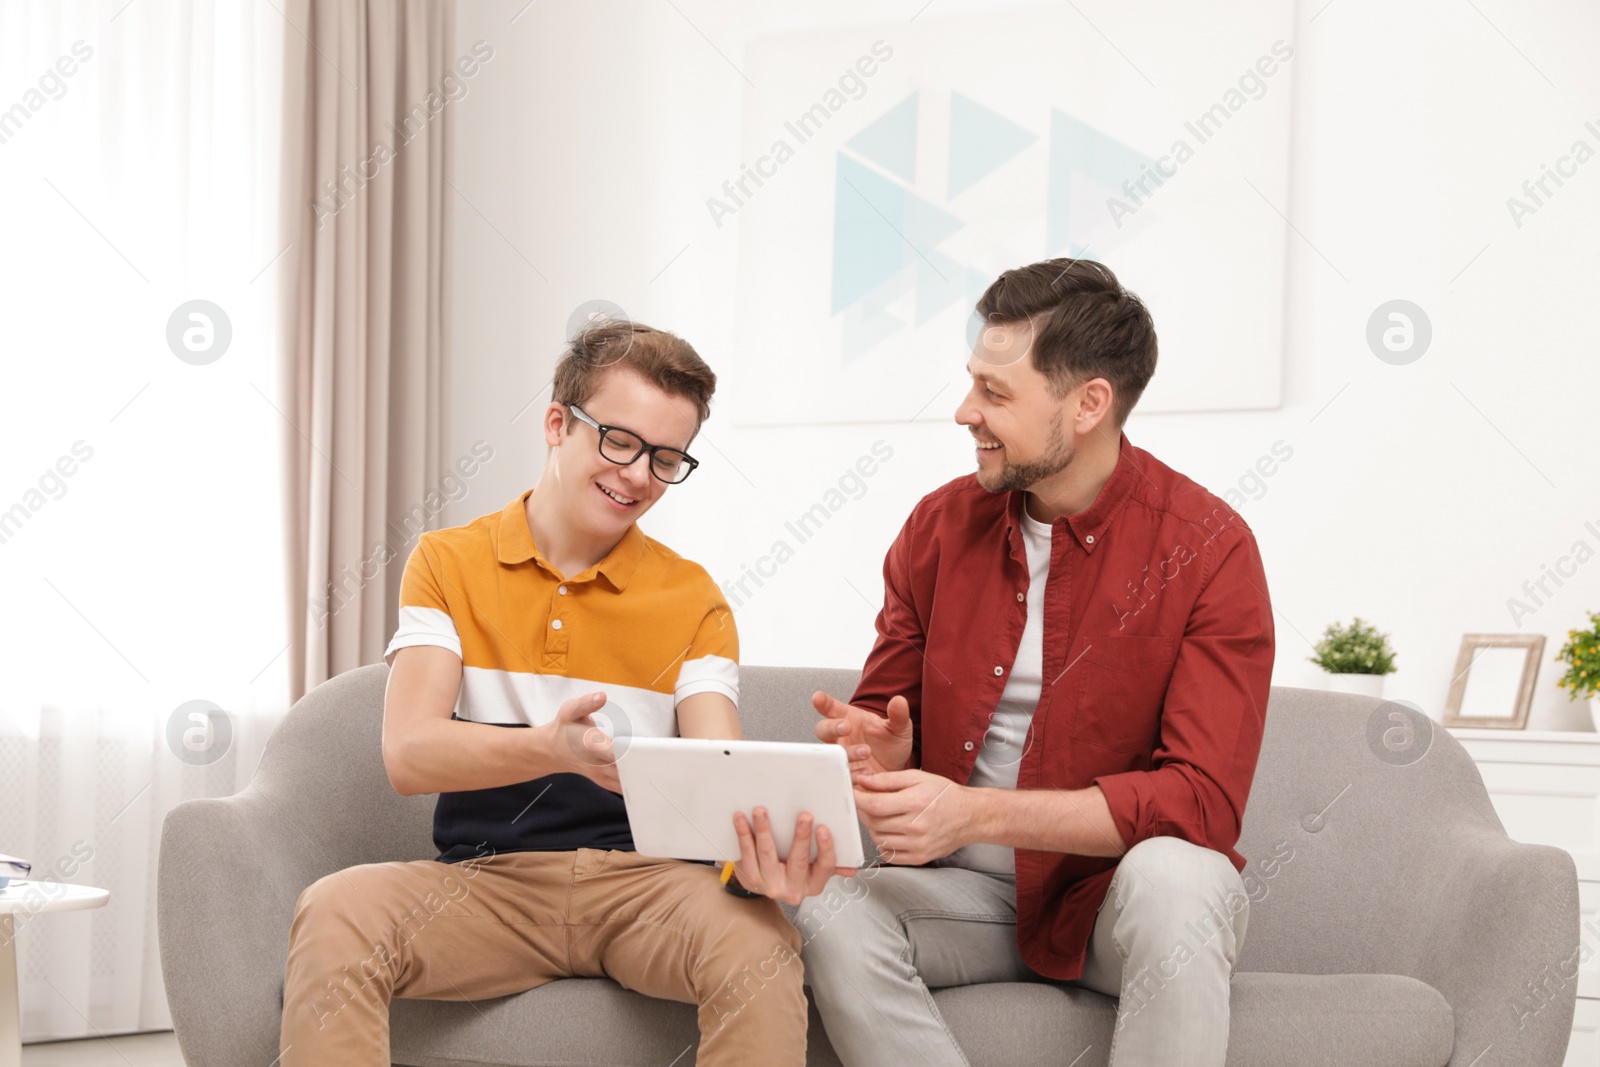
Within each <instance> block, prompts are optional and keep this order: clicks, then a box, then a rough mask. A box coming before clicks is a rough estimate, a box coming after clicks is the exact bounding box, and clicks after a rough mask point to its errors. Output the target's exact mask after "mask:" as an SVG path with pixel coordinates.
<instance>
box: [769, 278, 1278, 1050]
mask: <svg viewBox="0 0 1600 1067" xmlns="http://www.w3.org/2000/svg"><path fill="white" fill-rule="evenodd" d="M977 313H978V315H979V316H980V321H979V327H980V328H979V330H978V336H977V338H976V343H975V345H974V347H973V352H972V356H971V358H970V360H969V361H968V364H967V370H968V372H969V373H970V374H971V377H972V387H971V390H970V391H969V393H968V394H967V397H966V398H965V400H964V401H963V402H962V404H961V406H960V408H959V409H958V411H957V413H956V421H957V422H958V423H960V424H961V425H963V426H965V427H967V428H968V430H970V432H971V433H972V436H973V438H974V441H975V445H976V449H977V455H976V459H977V464H978V469H977V472H976V473H975V474H969V475H966V476H963V477H961V478H957V479H956V480H955V481H953V482H950V483H949V484H947V485H945V486H943V487H942V488H940V489H938V490H936V491H934V492H933V493H930V494H929V495H928V496H926V497H925V498H923V500H922V501H921V502H920V503H919V504H918V505H917V507H916V508H915V509H914V510H913V511H912V513H911V516H910V518H909V519H907V521H906V523H905V526H904V527H903V528H902V530H901V532H900V534H899V536H898V537H897V538H896V540H895V542H894V544H893V545H892V546H891V547H890V549H889V552H888V556H887V558H886V559H885V561H884V568H883V577H884V603H883V609H882V611H881V612H880V613H879V615H878V617H877V640H876V643H875V644H874V646H873V649H872V652H871V654H870V655H869V657H868V659H867V662H866V665H865V667H864V669H863V673H862V677H861V681H860V684H859V685H858V686H857V688H856V691H855V694H854V696H853V697H852V698H851V700H850V703H849V704H845V703H843V702H842V701H839V700H837V699H835V698H833V697H831V696H829V695H828V694H826V693H818V694H816V696H815V697H814V703H815V705H816V708H817V710H818V712H819V713H821V715H822V716H823V718H822V719H821V720H820V721H819V722H818V723H817V736H818V737H819V738H821V739H822V740H824V741H829V742H833V743H837V744H840V745H842V746H844V747H845V748H846V750H847V752H848V755H849V757H850V760H851V766H852V771H853V774H854V776H855V779H856V783H857V806H858V809H859V811H860V814H861V818H862V821H863V822H864V823H865V824H866V826H867V827H868V829H869V830H870V831H871V833H872V836H873V839H874V841H875V842H876V843H877V845H878V847H879V849H880V851H881V852H882V853H883V856H884V858H885V861H886V862H887V863H890V864H893V865H894V866H891V867H887V868H885V869H882V870H879V871H877V872H875V873H874V874H873V876H872V881H871V892H870V893H868V894H866V895H865V896H864V897H862V899H861V900H859V901H857V902H855V903H852V904H851V906H850V907H847V908H844V909H842V910H839V911H837V913H834V912H832V911H829V910H827V909H826V908H825V905H824V904H823V903H822V902H823V901H825V900H826V899H827V897H828V895H829V894H828V891H827V890H825V891H824V893H823V894H822V896H821V897H819V898H814V899H813V900H812V901H810V902H808V903H807V904H805V905H803V906H802V907H801V909H800V912H799V914H798V917H797V919H796V925H797V927H798V928H799V930H800V932H801V935H802V938H803V941H804V945H805V947H804V950H803V958H804V961H805V966H806V975H807V978H808V979H809V981H810V984H811V987H812V995H813V998H814V1000H815V1002H816V1004H817V1007H818V1010H819V1011H820V1012H821V1015H822V1018H823V1021H824V1023H825V1024H826V1026H827V1030H828V1035H829V1038H830V1040H831V1042H832V1044H833V1046H834V1048H835V1049H836V1050H837V1051H838V1053H839V1056H840V1058H841V1059H842V1060H843V1062H844V1063H845V1064H847V1065H850V1067H857V1065H867V1064H872V1065H883V1064H890V1063H918V1064H921V1063H927V1064H930V1065H933V1067H946V1065H963V1064H966V1063H967V1062H968V1061H967V1059H966V1057H965V1056H964V1055H963V1054H962V1052H961V1050H960V1047H959V1045H958V1043H957V1042H956V1040H955V1037H954V1036H953V1035H952V1033H951V1032H950V1030H949V1029H948V1028H947V1027H946V1025H945V1023H944V1020H943V1019H942V1018H941V1016H940V1014H939V1010H938V1008H937V1007H936V1006H935V1004H934V1001H933V998H932V997H931V996H930V995H929V992H928V991H929V989H931V988H937V987H941V986H952V985H966V984H971V983H979V982H1017V981H1040V980H1049V979H1053V980H1056V981H1066V982H1072V983H1076V984H1078V985H1080V986H1083V987H1086V988H1089V989H1092V990H1095V991H1097V992H1100V993H1104V994H1106V995H1108V996H1112V997H1118V998H1119V1005H1118V1011H1117V1024H1116V1031H1115V1037H1114V1039H1113V1041H1112V1046H1111V1052H1110V1062H1111V1063H1112V1065H1113V1067H1146V1065H1156V1064H1161V1065H1169V1064H1179V1063H1182V1064H1189V1065H1212V1067H1221V1065H1222V1064H1223V1061H1224V1058H1225V1055H1226V1050H1227V1043H1228V1008H1229V995H1228V994H1229V981H1230V978H1231V976H1232V972H1233V969H1234V965H1235V963H1236V961H1237V960H1238V955H1239V950H1240V947H1241V945H1242V944H1243V941H1244V936H1245V927H1246V920H1247V918H1248V915H1249V898H1248V896H1247V895H1246V893H1245V889H1244V882H1243V879H1242V878H1241V877H1240V872H1241V871H1242V870H1243V869H1244V865H1245V859H1244V857H1243V856H1241V855H1240V854H1239V853H1238V852H1237V851H1236V850H1235V849H1234V847H1233V846H1234V845H1235V843H1236V842H1237V841H1238V837H1239V827H1240V823H1241V821H1242V819H1243V816H1244V810H1245V801H1246V798H1247V796H1248V793H1249V788H1250V783H1251V779H1252V778H1253V776H1254V772H1255V766H1256V759H1257V756H1258V754H1259V752H1260V747H1261V736H1262V730H1263V726H1264V723H1265V717H1266V707H1267V696H1268V692H1269V689H1270V682H1271V675H1272V661H1273V648H1274V640H1273V623H1272V606H1271V603H1270V601H1269V599H1268V595H1267V584H1266V578H1265V576H1264V573H1263V568H1262V563H1261V556H1260V553H1259V551H1258V549H1257V546H1256V542H1255V538H1254V535H1253V534H1252V533H1251V531H1250V529H1249V527H1247V526H1246V525H1245V523H1244V521H1243V520H1242V519H1241V518H1240V517H1239V516H1238V514H1236V513H1235V512H1234V511H1233V509H1231V508H1230V507H1228V505H1227V504H1225V503H1224V502H1223V501H1222V500H1221V499H1219V498H1218V497H1216V496H1214V495H1213V494H1211V493H1210V492H1208V491H1207V490H1205V489H1204V488H1203V487H1201V486H1200V485H1198V484H1196V483H1195V482H1194V481H1192V480H1190V479H1189V478H1187V477H1185V476H1183V475H1182V474H1179V473H1177V472H1176V471H1174V470H1173V469H1171V468H1170V467H1168V466H1167V465H1166V464H1164V463H1162V462H1161V461H1160V460H1157V459H1156V458H1155V457H1154V456H1152V455H1150V454H1149V453H1148V452H1145V451H1144V450H1142V449H1140V448H1136V447H1135V446H1134V445H1132V444H1131V443H1130V442H1129V440H1128V437H1127V435H1126V433H1125V432H1123V425H1124V423H1125V422H1126V420H1127V417H1128V413H1129V411H1130V410H1131V409H1132V408H1133V406H1134V404H1135V403H1137V401H1138V399H1139V397H1140V395H1141V393H1142V392H1143V391H1144V388H1145V386H1146V384H1147V383H1148V382H1149V380H1150V378H1151V376H1152V375H1153V374H1154V372H1155V366H1156V334H1155V328H1154V324H1153V322H1152V321H1151V318H1150V314H1149V312H1148V310H1147V309H1146V308H1145V306H1144V304H1143V303H1142V302H1141V301H1140V300H1139V298H1138V297H1137V296H1135V295H1133V294H1132V293H1130V292H1128V291H1127V290H1126V289H1124V288H1123V287H1122V285H1121V284H1120V283H1119V282H1118V281H1117V278H1116V276H1115V275H1114V274H1113V273H1112V272H1111V271H1110V270H1109V269H1107V268H1106V267H1105V266H1104V265H1102V264H1100V263H1096V262H1093V261H1089V260H1070V259H1057V260H1050V261H1048V262H1044V263H1036V264H1033V265H1032V266H1028V267H1023V268H1020V269H1017V270H1011V271H1007V272H1006V273H1004V274H1002V275H1001V276H1000V278H999V279H998V280H997V281H995V282H994V284H992V285H991V286H990V287H989V289H988V291H986V292H985V293H984V294H983V296H982V298H981V299H980V300H979V302H978V305H977ZM855 877H861V876H860V875H857V876H855ZM835 881H836V882H837V877H836V879H835ZM830 888H832V889H839V890H844V891H848V889H849V888H851V887H847V886H839V885H834V886H831V887H830ZM1074 1051H1075V1050H1068V1051H1067V1052H1066V1053H1065V1055H1066V1056H1067V1057H1068V1058H1070V1056H1071V1055H1072V1053H1073V1052H1074Z"/></svg>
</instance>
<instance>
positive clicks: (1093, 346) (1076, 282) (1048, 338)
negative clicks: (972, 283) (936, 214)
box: [978, 259, 1156, 428]
mask: <svg viewBox="0 0 1600 1067" xmlns="http://www.w3.org/2000/svg"><path fill="white" fill-rule="evenodd" d="M978 314H979V315H980V316H982V319H983V323H984V324H996V325H1012V324H1015V323H1022V322H1030V323H1032V325H1033V346H1032V352H1033V365H1034V367H1035V369H1037V370H1038V371H1039V373H1041V374H1043V375H1044V376H1045V379H1046V380H1047V381H1048V382H1049V387H1050V392H1051V394H1052V395H1054V396H1058V397H1060V396H1065V395H1066V394H1067V393H1068V392H1070V391H1071V390H1073V389H1074V388H1076V387H1077V386H1079V385H1081V384H1082V383H1084V382H1086V381H1089V380H1090V379H1091V378H1104V379H1105V380H1106V381H1108V382H1110V383H1111V394H1112V411H1111V414H1112V418H1113V420H1114V421H1115V423H1116V425H1117V426H1118V427H1119V428H1120V427H1121V426H1122V424H1123V423H1124V422H1126V421H1127V419H1128V413H1129V412H1130V411H1132V410H1133V406H1134V405H1135V404H1137V403H1138V402H1139V397H1140V396H1142V395H1143V394H1144V387H1145V386H1146V385H1148V384H1150V378H1151V377H1152V376H1153V375H1154V374H1155V372H1156V326H1155V322H1154V321H1153V320H1152V319H1151V318H1150V311H1149V309H1147V308H1146V307H1145V306H1144V302H1143V301H1142V300H1140V299H1139V298H1138V297H1137V296H1135V295H1134V294H1132V293H1130V292H1129V291H1128V290H1126V289H1124V288H1123V287H1122V283H1121V282H1119V281H1117V276H1116V275H1115V274H1113V273H1111V268H1110V267H1107V266H1106V265H1105V264H1103V263H1096V262H1095V261H1094V260H1091V259H1047V260H1045V261H1044V262H1042V263H1034V264H1031V265H1030V266H1026V267H1018V268H1017V269H1015V270H1008V271H1006V272H1005V273H1004V274H1002V275H1000V277H999V278H996V279H995V281H994V283H993V284H991V285H990V286H989V288H988V289H986V290H985V291H984V294H983V296H981V297H979V298H978Z"/></svg>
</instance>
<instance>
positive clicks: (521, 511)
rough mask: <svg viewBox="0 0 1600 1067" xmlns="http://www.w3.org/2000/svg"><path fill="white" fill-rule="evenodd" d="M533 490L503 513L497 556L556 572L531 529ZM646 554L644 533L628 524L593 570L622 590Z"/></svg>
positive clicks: (513, 502)
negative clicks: (531, 563)
mask: <svg viewBox="0 0 1600 1067" xmlns="http://www.w3.org/2000/svg"><path fill="white" fill-rule="evenodd" d="M532 492H533V490H532V489H528V490H525V491H524V492H523V493H522V495H521V496H519V497H517V499H515V500H513V501H512V502H511V503H509V504H507V505H506V506H505V509H504V510H503V511H501V512H500V547H499V551H498V553H497V556H498V558H499V560H500V562H501V563H526V562H528V560H530V559H531V560H536V561H537V562H538V564H539V565H540V566H541V567H543V568H545V569H546V570H548V571H550V572H551V573H552V574H554V573H556V569H555V568H554V567H553V566H551V565H550V561H549V560H547V559H545V558H544V553H542V552H540V551H539V546H538V545H536V544H534V542H533V531H532V530H531V529H529V528H528V497H529V495H530V494H532ZM643 555H644V534H642V533H640V532H639V527H638V525H637V524H634V525H631V526H629V527H628V532H627V533H625V534H623V535H622V540H620V541H618V542H617V543H616V545H615V547H613V548H612V549H611V551H610V552H608V553H606V556H605V558H604V559H602V560H601V561H600V562H599V563H596V564H595V565H594V566H593V567H591V568H590V570H592V571H595V572H597V573H599V574H602V575H604V576H605V579H606V581H608V582H610V583H611V585H612V587H613V588H615V589H616V591H617V592H619V593H620V592H622V591H623V590H624V589H626V588H627V587H628V579H629V578H632V577H633V572H634V571H636V570H638V569H639V560H640V559H641V558H642V557H643ZM588 573H589V571H584V572H583V574H576V575H572V576H571V578H570V579H569V580H570V581H578V580H580V579H582V578H583V577H584V575H587V574H588Z"/></svg>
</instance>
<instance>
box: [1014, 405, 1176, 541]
mask: <svg viewBox="0 0 1600 1067" xmlns="http://www.w3.org/2000/svg"><path fill="white" fill-rule="evenodd" d="M1117 449H1118V451H1117V465H1116V467H1114V468H1113V469H1112V471H1111V477H1110V478H1108V479H1106V484H1105V485H1103V486H1101V487H1100V495H1099V496H1097V497H1095V498H1094V503H1093V504H1091V505H1089V510H1087V511H1084V512H1080V513H1079V514H1077V515H1063V516H1061V517H1059V518H1057V519H1056V520H1055V521H1054V522H1052V523H1051V524H1050V525H1051V526H1052V528H1053V527H1055V526H1057V525H1062V524H1064V525H1065V526H1066V528H1067V529H1069V530H1071V531H1072V535H1073V536H1074V537H1076V538H1077V539H1078V544H1079V545H1081V546H1082V547H1083V550H1084V551H1085V552H1086V553H1093V552H1094V550H1095V549H1097V548H1099V547H1100V546H1101V545H1102V544H1103V543H1104V542H1105V532H1106V530H1107V528H1108V527H1110V525H1111V520H1112V519H1113V518H1115V517H1116V514H1117V512H1119V511H1121V510H1122V505H1123V503H1124V502H1126V501H1127V499H1128V495H1129V494H1130V493H1131V492H1132V491H1133V487H1134V486H1135V485H1137V484H1138V481H1139V479H1140V478H1142V477H1144V476H1145V475H1144V472H1143V471H1142V470H1141V469H1140V467H1139V463H1138V460H1136V459H1135V458H1134V455H1133V452H1134V448H1133V445H1131V444H1129V443H1128V435H1127V433H1125V432H1120V433H1119V434H1118V440H1117ZM1027 496H1028V494H1027V493H1026V492H1025V491H1023V490H1013V491H1012V493H1011V505H1010V507H1009V508H1008V509H1007V511H1006V526H1007V537H1008V540H1010V542H1011V544H1012V546H1013V552H1012V554H1013V555H1017V554H1018V553H1019V552H1020V551H1021V543H1022V542H1021V534H1022V528H1021V526H1022V509H1023V508H1024V507H1025V506H1026V503H1027ZM1091 537H1092V538H1094V540H1092V541H1091V540H1089V539H1090V538H1091ZM1023 558H1025V557H1023Z"/></svg>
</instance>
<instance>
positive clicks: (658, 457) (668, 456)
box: [567, 404, 700, 485]
mask: <svg viewBox="0 0 1600 1067" xmlns="http://www.w3.org/2000/svg"><path fill="white" fill-rule="evenodd" d="M567 410H568V411H570V412H572V413H573V414H574V415H576V416H577V417H578V418H579V419H580V420H581V421H583V422H586V423H588V424H589V425H590V426H593V427H594V428H595V429H596V430H598V431H600V441H599V446H598V447H599V449H600V455H601V456H603V457H604V458H606V459H608V460H610V461H611V462H612V463H615V464H616V465H617V466H619V467H626V466H627V465H628V464H630V463H632V462H633V461H634V460H636V459H638V458H639V457H640V456H642V455H644V454H645V453H646V452H648V453H650V473H651V474H653V475H655V477H656V479H657V480H658V481H663V482H666V483H667V484H668V485H677V484H678V483H679V482H681V481H683V480H684V479H685V478H687V477H689V475H691V474H693V473H694V469H695V468H696V467H698V466H700V461H699V460H697V459H695V458H694V457H693V456H691V455H689V453H687V452H685V451H683V450H682V449H681V448H668V447H667V446H666V445H653V444H651V443H649V442H648V441H646V440H645V439H644V438H642V437H640V436H639V435H638V434H636V433H634V432H633V431H632V430H624V429H623V428H622V427H621V426H607V425H605V424H603V423H600V422H596V421H595V420H594V418H593V416H591V415H590V414H589V413H588V412H587V411H584V410H583V409H582V408H580V407H579V406H578V405H576V404H568V405H567Z"/></svg>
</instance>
